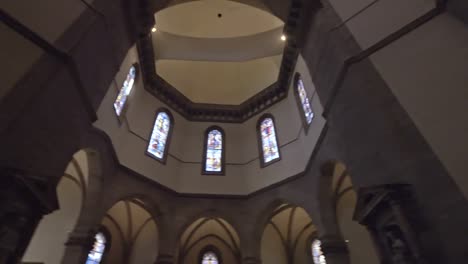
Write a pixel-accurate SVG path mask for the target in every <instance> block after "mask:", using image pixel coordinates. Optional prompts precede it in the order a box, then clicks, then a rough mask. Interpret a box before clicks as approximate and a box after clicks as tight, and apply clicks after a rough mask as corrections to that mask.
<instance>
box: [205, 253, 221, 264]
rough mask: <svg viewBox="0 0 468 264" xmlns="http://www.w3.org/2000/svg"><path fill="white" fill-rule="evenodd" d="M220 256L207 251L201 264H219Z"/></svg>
mask: <svg viewBox="0 0 468 264" xmlns="http://www.w3.org/2000/svg"><path fill="white" fill-rule="evenodd" d="M218 263H219V261H218V255H216V253H214V252H213V251H207V252H205V253H204V254H203V257H202V260H201V264H218Z"/></svg>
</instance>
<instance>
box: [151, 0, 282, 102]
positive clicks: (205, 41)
mask: <svg viewBox="0 0 468 264" xmlns="http://www.w3.org/2000/svg"><path fill="white" fill-rule="evenodd" d="M218 14H221V15H222V17H218ZM155 19H156V27H157V31H156V32H154V33H153V35H152V39H153V45H154V51H155V52H154V53H155V59H156V72H157V74H158V75H159V76H161V77H162V78H163V79H164V80H166V81H167V82H168V83H170V84H171V85H172V86H173V87H175V88H176V89H178V90H179V91H180V92H181V93H182V94H184V95H185V96H186V97H187V98H189V99H190V100H191V101H193V102H195V103H207V104H226V105H238V104H241V103H242V102H244V101H246V100H247V99H249V98H250V97H252V96H254V95H255V94H257V93H258V92H260V91H261V90H263V89H265V88H267V87H268V86H270V85H271V84H273V83H275V82H276V80H277V79H278V73H279V67H280V63H281V58H282V52H283V48H284V42H283V41H281V39H280V38H281V34H282V31H283V29H282V28H283V25H284V23H283V21H281V20H280V19H278V18H277V17H275V16H273V15H272V14H270V13H268V12H267V11H266V9H265V8H257V7H254V6H252V5H247V4H243V3H239V2H235V1H227V0H201V1H191V2H184V3H181V4H177V5H172V6H170V7H168V8H166V9H164V10H161V11H159V12H158V13H156V14H155Z"/></svg>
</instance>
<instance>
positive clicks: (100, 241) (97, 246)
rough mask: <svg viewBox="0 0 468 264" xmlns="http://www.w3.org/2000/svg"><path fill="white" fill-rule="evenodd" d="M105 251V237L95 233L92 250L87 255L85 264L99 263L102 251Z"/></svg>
mask: <svg viewBox="0 0 468 264" xmlns="http://www.w3.org/2000/svg"><path fill="white" fill-rule="evenodd" d="M105 249H106V237H105V236H104V234H102V233H97V234H96V236H95V237H94V244H93V249H91V251H90V252H89V253H88V259H87V260H86V264H99V263H101V260H102V256H103V255H104V250H105Z"/></svg>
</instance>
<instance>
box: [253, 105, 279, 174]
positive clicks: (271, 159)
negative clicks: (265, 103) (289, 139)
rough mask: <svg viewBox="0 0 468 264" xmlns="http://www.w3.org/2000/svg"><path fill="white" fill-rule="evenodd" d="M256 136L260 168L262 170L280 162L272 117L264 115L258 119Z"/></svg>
mask: <svg viewBox="0 0 468 264" xmlns="http://www.w3.org/2000/svg"><path fill="white" fill-rule="evenodd" d="M257 135H258V148H259V152H260V156H261V158H260V166H261V167H262V168H263V167H266V166H268V165H270V164H272V163H275V162H277V161H279V160H281V154H280V149H279V144H278V133H277V130H276V125H275V118H274V117H273V115H271V114H264V115H262V116H261V117H260V118H259V119H258V122H257Z"/></svg>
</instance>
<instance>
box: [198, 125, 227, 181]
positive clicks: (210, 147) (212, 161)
mask: <svg viewBox="0 0 468 264" xmlns="http://www.w3.org/2000/svg"><path fill="white" fill-rule="evenodd" d="M204 145H205V147H204V157H203V174H214V175H223V174H224V150H225V144H224V131H223V129H222V128H220V127H217V126H213V127H209V128H208V129H207V130H206V132H205V144H204Z"/></svg>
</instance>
